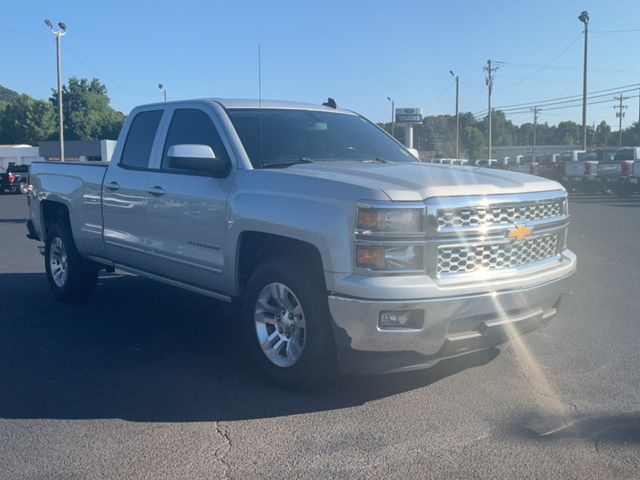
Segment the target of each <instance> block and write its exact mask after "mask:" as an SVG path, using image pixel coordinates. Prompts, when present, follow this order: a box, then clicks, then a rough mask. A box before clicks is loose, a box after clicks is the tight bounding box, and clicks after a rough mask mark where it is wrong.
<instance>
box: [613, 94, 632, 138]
mask: <svg viewBox="0 0 640 480" xmlns="http://www.w3.org/2000/svg"><path fill="white" fill-rule="evenodd" d="M627 98H629V97H623V96H622V94H620V95H619V96H618V97H614V99H615V100H619V101H620V105H614V106H613V109H614V110H618V111H617V112H616V117H618V133H619V135H620V137H619V140H618V146H619V147H622V119H623V118H624V109H625V108H627V106H626V105H622V101H623V100H626V99H627Z"/></svg>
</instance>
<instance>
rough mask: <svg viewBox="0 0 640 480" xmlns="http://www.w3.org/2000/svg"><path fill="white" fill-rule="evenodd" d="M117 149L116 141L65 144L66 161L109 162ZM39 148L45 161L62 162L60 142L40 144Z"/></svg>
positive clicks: (76, 141) (78, 141)
mask: <svg viewBox="0 0 640 480" xmlns="http://www.w3.org/2000/svg"><path fill="white" fill-rule="evenodd" d="M115 147H116V141H115V140H90V141H84V140H72V141H68V142H64V156H65V158H64V159H65V161H66V162H109V161H111V156H112V155H113V150H114V148H115ZM38 148H39V149H40V157H42V159H43V160H46V161H50V162H59V161H60V142H57V141H51V142H40V143H39V144H38Z"/></svg>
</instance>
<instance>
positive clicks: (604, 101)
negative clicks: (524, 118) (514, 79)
mask: <svg viewBox="0 0 640 480" xmlns="http://www.w3.org/2000/svg"><path fill="white" fill-rule="evenodd" d="M639 97H640V95H633V96H630V97H624V98H625V99H630V98H639ZM602 103H611V100H610V99H607V100H598V101H596V102H587V105H599V104H602ZM581 106H582V102H580V103H574V104H573V105H563V106H560V107H550V108H548V107H547V108H545V112H548V111H551V110H567V109H571V108H578V107H581ZM504 113H505V114H509V115H518V114H522V113H531V110H529V109H526V110H524V109H523V110H518V111H513V112H504Z"/></svg>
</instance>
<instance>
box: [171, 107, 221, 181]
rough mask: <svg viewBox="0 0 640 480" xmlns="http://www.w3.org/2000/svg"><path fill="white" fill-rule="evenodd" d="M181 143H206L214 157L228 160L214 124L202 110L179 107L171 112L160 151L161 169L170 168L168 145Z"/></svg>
mask: <svg viewBox="0 0 640 480" xmlns="http://www.w3.org/2000/svg"><path fill="white" fill-rule="evenodd" d="M183 144H196V145H208V146H210V147H211V149H212V150H213V153H214V154H215V156H216V158H218V159H221V160H225V161H227V162H228V161H229V155H228V154H227V150H226V149H225V147H224V144H223V143H222V139H221V138H220V135H219V134H218V131H217V130H216V127H215V125H214V124H213V122H212V121H211V118H209V116H208V115H207V114H206V113H205V112H203V111H202V110H198V109H195V108H181V109H178V110H176V111H175V112H174V113H173V118H172V119H171V124H170V125H169V131H168V132H167V139H166V141H165V144H164V150H163V153H162V166H161V168H162V169H163V170H172V167H171V163H170V159H169V157H168V156H167V152H168V151H169V147H171V146H172V145H183Z"/></svg>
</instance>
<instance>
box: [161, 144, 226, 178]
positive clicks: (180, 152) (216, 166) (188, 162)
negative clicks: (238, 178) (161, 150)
mask: <svg viewBox="0 0 640 480" xmlns="http://www.w3.org/2000/svg"><path fill="white" fill-rule="evenodd" d="M167 157H168V159H169V167H170V168H175V169H177V170H193V171H196V172H204V173H209V174H211V175H212V176H225V175H226V174H227V173H229V161H228V160H227V159H223V158H216V155H215V153H213V150H212V149H211V147H210V146H209V145H196V144H181V145H171V146H170V147H169V150H168V151H167Z"/></svg>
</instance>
